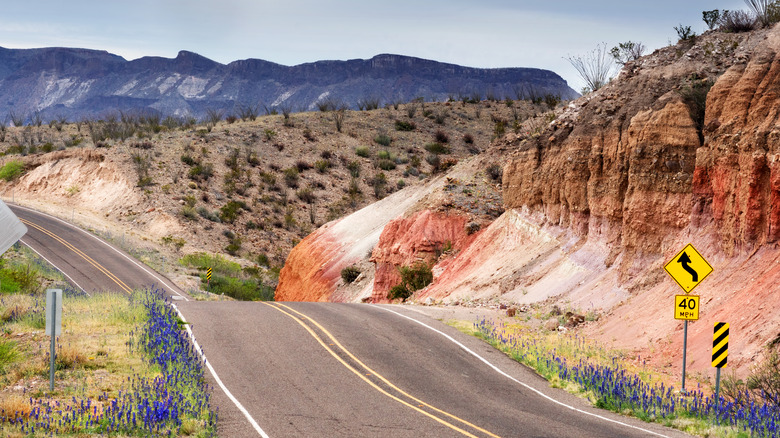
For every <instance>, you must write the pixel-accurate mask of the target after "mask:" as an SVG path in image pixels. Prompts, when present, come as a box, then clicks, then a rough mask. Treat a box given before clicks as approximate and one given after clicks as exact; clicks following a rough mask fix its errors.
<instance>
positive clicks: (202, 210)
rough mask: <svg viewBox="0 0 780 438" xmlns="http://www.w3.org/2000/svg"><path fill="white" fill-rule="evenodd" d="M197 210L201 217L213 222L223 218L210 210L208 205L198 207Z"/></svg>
mask: <svg viewBox="0 0 780 438" xmlns="http://www.w3.org/2000/svg"><path fill="white" fill-rule="evenodd" d="M197 212H198V215H199V216H200V217H202V218H204V219H207V220H210V221H211V222H217V223H219V222H222V220H221V219H220V218H219V214H217V213H215V212H212V211H210V210H209V209H208V208H206V207H198V209H197Z"/></svg>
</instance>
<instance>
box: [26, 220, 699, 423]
mask: <svg viewBox="0 0 780 438" xmlns="http://www.w3.org/2000/svg"><path fill="white" fill-rule="evenodd" d="M11 208H12V209H13V211H14V212H15V213H16V214H17V216H19V217H20V219H22V221H23V222H24V223H25V224H26V225H27V227H28V228H29V230H30V231H29V232H28V234H27V235H26V236H25V237H24V238H23V239H22V240H23V242H24V243H25V244H26V245H28V246H30V247H31V248H33V249H34V250H35V251H37V252H38V253H40V254H41V255H42V256H44V257H45V258H46V259H48V260H50V261H51V262H52V263H53V264H54V265H55V266H56V267H57V268H59V269H60V270H62V271H63V272H64V273H65V274H66V275H67V276H68V278H69V279H70V280H71V281H72V282H73V283H74V284H76V285H77V286H78V287H81V288H83V289H84V290H86V291H88V292H89V291H103V290H116V291H125V292H127V289H128V288H129V289H132V288H135V287H142V286H146V285H148V284H156V285H158V286H161V287H163V288H165V289H166V291H167V292H168V293H169V294H172V295H174V296H176V297H181V298H179V299H178V300H177V302H176V306H177V308H178V310H179V311H180V312H181V313H182V315H183V316H184V317H185V318H186V320H187V321H189V322H190V331H191V333H193V334H194V336H195V339H196V340H197V343H198V344H199V345H200V347H202V348H203V351H204V352H205V354H206V357H207V363H208V366H209V371H210V374H209V376H208V379H209V382H210V384H211V385H212V386H213V388H214V393H213V398H212V402H213V403H214V405H215V406H217V407H218V409H219V426H218V427H219V429H218V432H219V436H221V437H258V436H259V437H265V436H270V437H463V436H465V437H645V436H668V437H680V436H687V435H685V434H682V433H680V432H678V431H675V430H671V429H668V428H664V427H661V426H659V425H656V424H647V423H643V422H641V421H639V420H636V419H632V418H626V417H622V416H619V415H616V414H613V413H610V412H605V411H602V410H599V409H595V408H593V407H592V406H590V404H589V403H587V402H586V401H584V400H582V399H580V398H577V397H574V396H572V395H570V394H568V393H566V392H564V391H561V390H556V389H552V388H550V387H549V385H548V383H547V382H546V381H545V380H543V379H541V378H540V377H538V376H537V375H536V374H534V373H533V372H531V371H530V370H528V369H527V368H526V367H524V366H522V365H520V364H518V363H517V362H515V361H513V360H511V359H509V358H508V357H507V356H506V355H504V354H503V353H500V352H498V351H497V350H495V349H493V348H492V347H490V346H489V345H488V344H486V343H484V342H482V341H480V340H478V339H475V338H472V337H470V336H467V335H463V334H461V333H460V332H458V331H457V330H455V329H453V328H451V327H448V326H446V325H444V324H442V323H440V322H438V321H435V320H433V319H430V318H427V317H425V316H424V315H422V314H421V313H419V312H416V311H415V310H414V309H412V308H410V307H408V306H376V305H368V304H329V303H273V302H271V303H261V302H229V301H228V302H226V301H221V302H197V301H186V299H187V297H186V296H185V295H184V294H183V293H182V292H181V290H179V289H178V288H176V287H175V286H174V285H172V284H171V283H170V282H169V281H168V280H167V279H165V278H164V277H163V276H162V275H160V274H157V273H155V272H153V271H151V269H149V268H148V267H145V266H142V265H140V264H138V263H134V262H133V261H131V260H129V259H128V257H127V256H126V255H125V254H123V253H121V252H120V251H118V250H116V249H114V248H113V247H110V246H107V245H106V244H105V243H102V242H101V241H99V240H98V239H96V238H95V237H94V236H92V235H90V234H88V233H85V232H83V231H80V230H77V229H74V228H72V227H70V226H69V225H68V224H66V223H65V222H63V221H60V220H59V219H55V218H52V217H49V216H46V215H40V214H36V213H34V212H32V211H30V210H27V209H24V208H20V207H17V206H11Z"/></svg>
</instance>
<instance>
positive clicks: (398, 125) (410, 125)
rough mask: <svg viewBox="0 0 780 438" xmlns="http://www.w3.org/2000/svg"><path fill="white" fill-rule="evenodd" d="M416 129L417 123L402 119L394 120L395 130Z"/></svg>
mask: <svg viewBox="0 0 780 438" xmlns="http://www.w3.org/2000/svg"><path fill="white" fill-rule="evenodd" d="M415 129H417V125H416V124H415V123H414V122H412V121H409V122H405V121H403V120H396V121H395V130H396V131H414V130H415Z"/></svg>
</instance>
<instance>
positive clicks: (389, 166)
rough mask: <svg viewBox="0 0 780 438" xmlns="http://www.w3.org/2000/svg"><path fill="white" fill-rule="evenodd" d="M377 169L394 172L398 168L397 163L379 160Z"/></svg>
mask: <svg viewBox="0 0 780 438" xmlns="http://www.w3.org/2000/svg"><path fill="white" fill-rule="evenodd" d="M377 167H379V168H380V169H382V170H394V169H395V168H396V165H395V162H393V161H392V160H379V162H378V163H377Z"/></svg>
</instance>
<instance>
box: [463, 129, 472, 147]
mask: <svg viewBox="0 0 780 438" xmlns="http://www.w3.org/2000/svg"><path fill="white" fill-rule="evenodd" d="M463 143H466V144H474V136H473V135H471V134H469V133H468V132H467V133H465V134H463Z"/></svg>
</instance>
